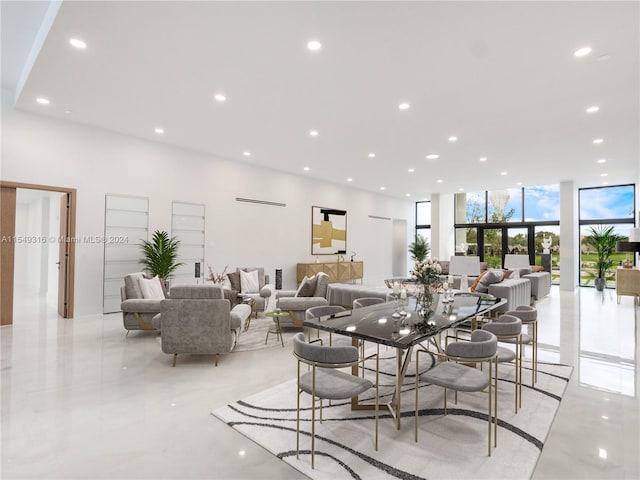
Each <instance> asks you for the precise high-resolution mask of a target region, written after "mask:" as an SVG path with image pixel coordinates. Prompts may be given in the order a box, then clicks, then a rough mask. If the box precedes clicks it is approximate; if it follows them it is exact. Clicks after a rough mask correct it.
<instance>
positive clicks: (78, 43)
mask: <svg viewBox="0 0 640 480" xmlns="http://www.w3.org/2000/svg"><path fill="white" fill-rule="evenodd" d="M69 43H70V44H71V46H72V47H76V48H79V49H81V50H84V49H85V48H87V44H86V43H84V42H83V41H82V40H80V39H79V38H72V39H70V40H69Z"/></svg>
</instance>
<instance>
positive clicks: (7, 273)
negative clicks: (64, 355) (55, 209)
mask: <svg viewBox="0 0 640 480" xmlns="http://www.w3.org/2000/svg"><path fill="white" fill-rule="evenodd" d="M0 187H2V188H3V189H13V190H14V192H15V190H16V189H18V188H24V189H29V190H44V191H48V192H60V193H63V194H66V195H67V205H68V222H67V228H66V231H65V232H60V235H59V237H60V238H61V239H63V240H60V241H64V244H65V245H66V248H65V252H66V257H67V262H66V264H67V265H66V266H67V269H66V275H65V276H64V280H63V281H61V280H59V282H60V283H62V285H60V283H59V284H58V291H61V290H62V291H64V295H63V302H64V304H65V308H64V309H63V310H64V315H63V318H73V310H74V290H75V281H74V279H75V255H76V242H75V238H76V209H77V205H76V202H77V191H76V189H75V188H67V187H57V186H52V185H38V184H32V183H20V182H7V181H4V180H0ZM5 207H7V208H8V209H9V210H6V209H5ZM2 212H3V217H5V214H8V215H9V216H8V217H6V218H8V220H9V221H8V222H5V221H3V222H2V225H1V229H2V231H1V232H0V235H2V236H3V237H12V238H13V237H15V215H16V204H15V195H14V202H13V205H9V206H5V205H3V210H2ZM13 247H14V245H13V244H11V245H10V247H9V246H8V244H5V243H3V248H2V256H1V259H0V270H1V272H2V273H1V285H2V306H0V316H1V318H0V325H11V324H13V288H14V262H15V251H14V248H13Z"/></svg>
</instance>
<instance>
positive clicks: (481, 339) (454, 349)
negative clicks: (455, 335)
mask: <svg viewBox="0 0 640 480" xmlns="http://www.w3.org/2000/svg"><path fill="white" fill-rule="evenodd" d="M497 348H498V339H497V338H496V336H495V335H494V334H493V333H491V332H487V331H486V330H474V331H473V332H471V341H470V342H453V343H450V344H449V345H447V348H446V349H445V352H446V354H447V355H449V356H452V357H463V358H485V357H490V356H492V355H494V354H495V353H496V349H497Z"/></svg>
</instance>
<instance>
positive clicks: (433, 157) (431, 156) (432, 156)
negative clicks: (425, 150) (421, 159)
mask: <svg viewBox="0 0 640 480" xmlns="http://www.w3.org/2000/svg"><path fill="white" fill-rule="evenodd" d="M436 158H440V155H438V154H437V153H430V154H429V155H427V159H428V160H435V159H436Z"/></svg>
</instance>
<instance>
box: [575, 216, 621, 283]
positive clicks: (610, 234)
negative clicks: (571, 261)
mask: <svg viewBox="0 0 640 480" xmlns="http://www.w3.org/2000/svg"><path fill="white" fill-rule="evenodd" d="M614 228H615V226H614V225H596V226H591V227H589V235H588V236H586V237H585V238H584V245H585V246H586V247H587V249H588V251H587V252H585V253H583V255H582V261H583V264H584V263H585V262H586V261H587V260H586V259H587V257H591V258H593V272H589V271H588V273H590V274H591V275H593V276H594V277H595V278H603V279H606V278H607V277H608V276H611V272H612V268H613V265H614V259H613V255H614V254H615V251H616V242H619V241H621V240H622V239H623V238H624V237H622V236H620V235H618V234H616V233H614Z"/></svg>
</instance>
